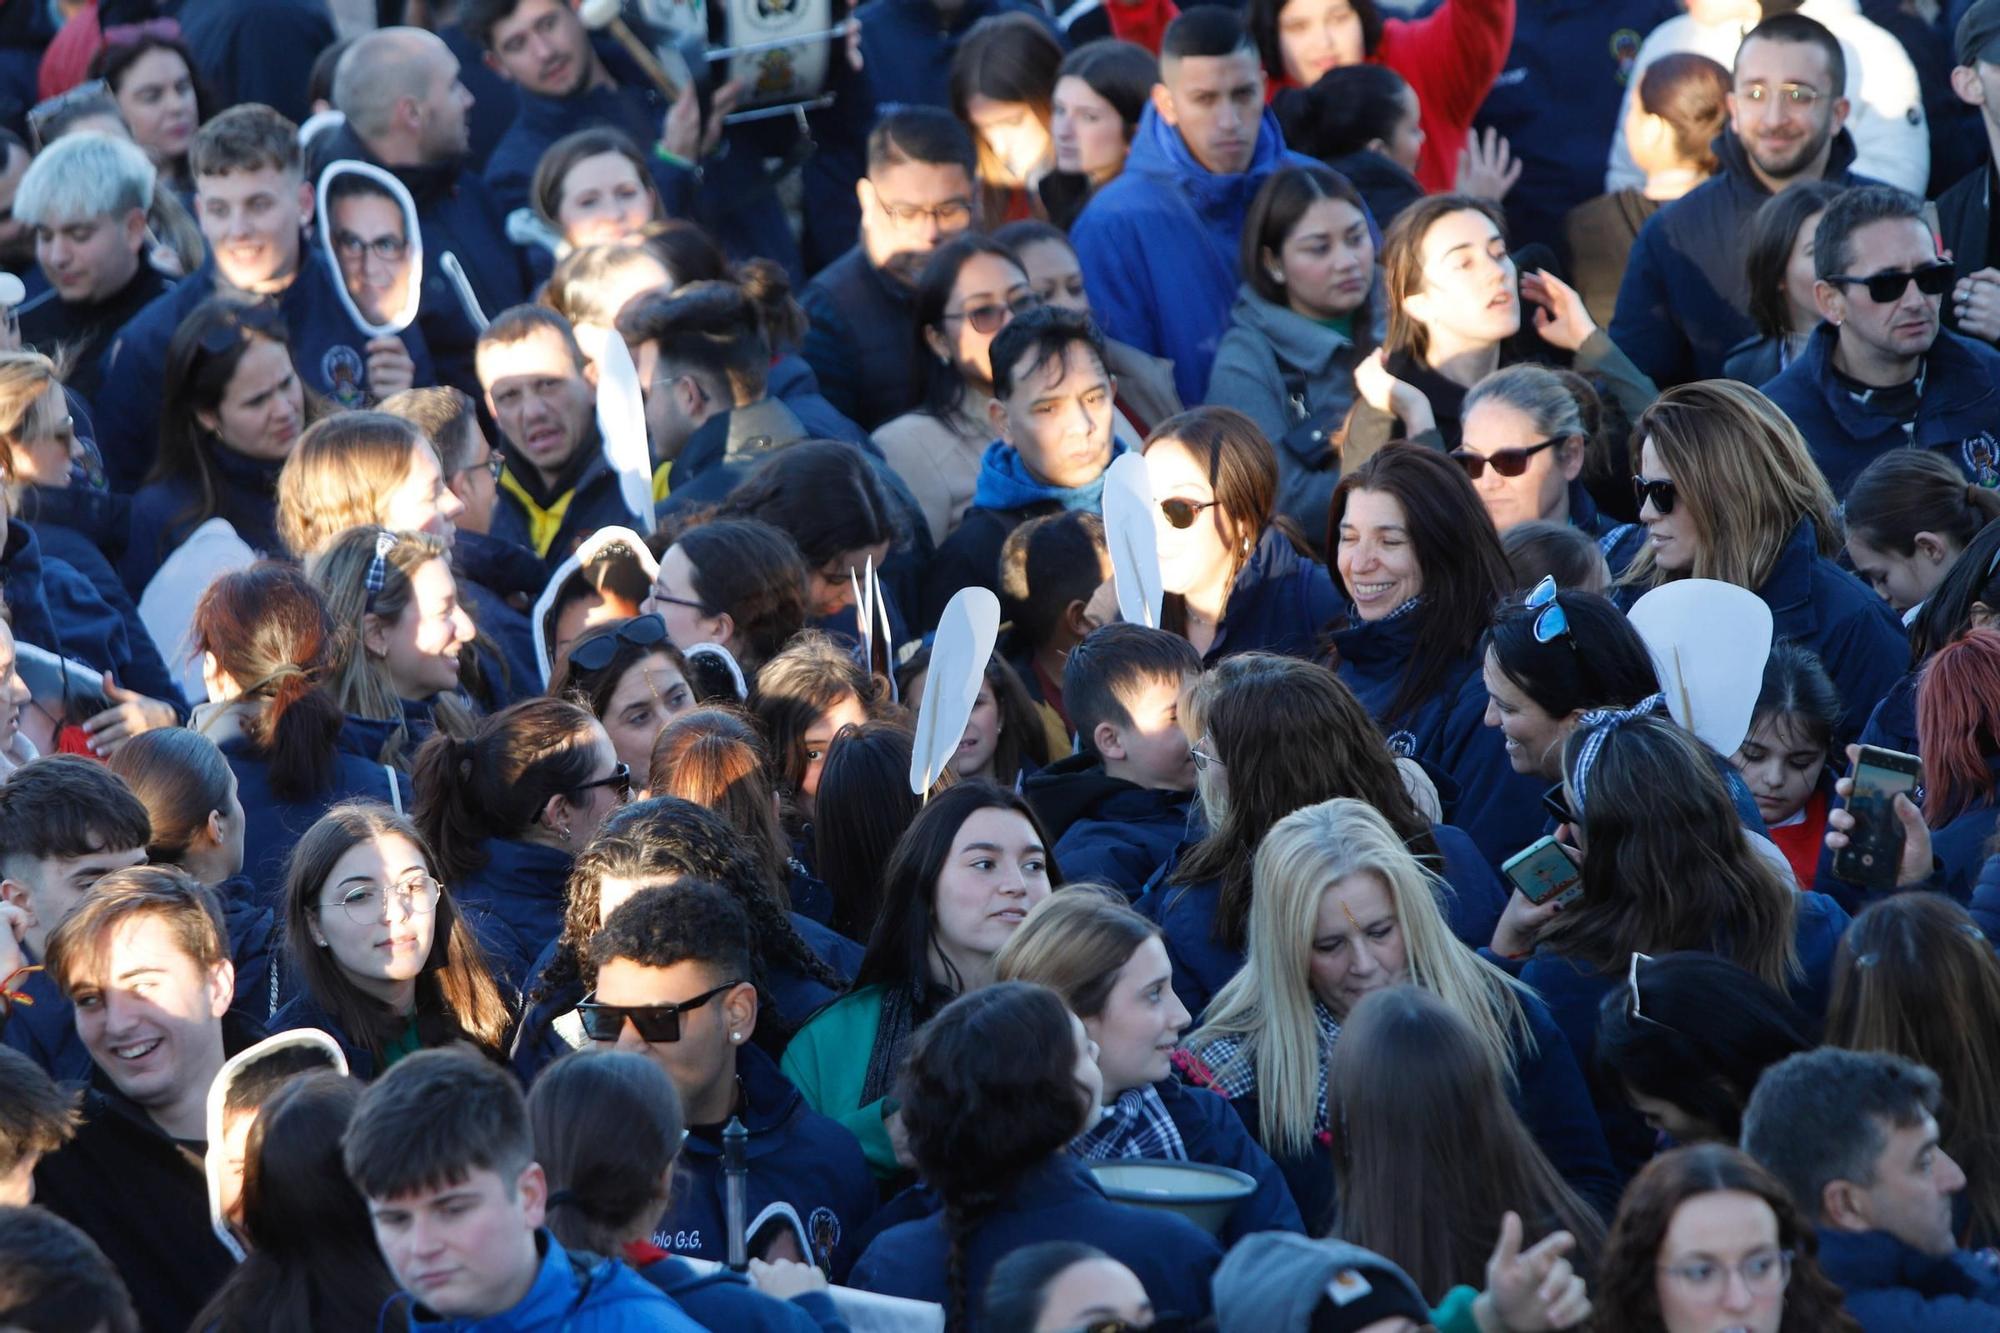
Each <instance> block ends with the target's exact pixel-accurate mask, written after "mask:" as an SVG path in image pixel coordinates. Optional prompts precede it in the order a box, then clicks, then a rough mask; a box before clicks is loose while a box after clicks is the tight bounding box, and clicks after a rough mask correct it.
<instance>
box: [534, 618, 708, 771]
mask: <svg viewBox="0 0 2000 1333" xmlns="http://www.w3.org/2000/svg"><path fill="white" fill-rule="evenodd" d="M549 693H550V694H551V695H553V696H554V697H556V698H558V699H567V700H569V701H570V702H571V703H576V704H582V705H583V706H584V707H585V708H588V709H589V710H590V712H591V715H592V716H593V717H595V718H596V719H597V720H598V721H599V722H602V723H603V724H604V730H605V732H606V733H607V734H609V735H610V737H611V747H612V749H613V750H615V751H616V752H617V754H618V762H620V763H621V764H624V765H625V767H626V768H628V769H630V770H631V771H632V772H633V773H634V774H644V773H645V772H647V771H648V770H649V769H651V768H652V766H653V742H654V741H656V740H658V739H659V737H660V733H661V732H662V731H664V730H666V727H667V724H668V723H669V722H671V721H673V720H674V719H675V718H677V717H680V716H681V715H682V714H684V713H687V712H689V711H691V710H692V709H693V708H694V706H695V698H694V691H693V690H692V689H691V688H690V687H689V686H688V681H687V659H686V658H684V657H682V656H681V650H680V649H678V648H676V647H674V645H673V643H672V641H671V640H669V639H668V638H667V626H666V622H664V621H662V620H661V619H660V618H659V617H658V616H635V617H633V618H632V619H630V620H613V621H605V622H602V623H600V624H596V625H593V626H591V627H590V628H589V629H587V630H585V631H584V632H583V633H582V634H580V635H578V636H577V637H576V639H575V640H574V641H572V642H571V643H570V645H569V652H568V653H567V654H565V655H564V657H563V659H562V663H561V665H560V666H559V667H558V668H557V670H556V677H555V679H554V680H552V681H550V682H549Z"/></svg>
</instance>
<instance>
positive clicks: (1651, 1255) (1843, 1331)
mask: <svg viewBox="0 0 2000 1333" xmlns="http://www.w3.org/2000/svg"><path fill="white" fill-rule="evenodd" d="M1725 1193H1726V1194H1751V1195H1755V1196H1756V1197H1757V1198H1759V1199H1762V1200H1763V1201H1764V1202H1765V1203H1766V1204H1768V1205H1769V1206H1770V1209H1771V1211H1772V1212H1773V1213H1775V1214H1777V1218H1778V1246H1779V1248H1780V1249H1784V1250H1789V1251H1791V1254H1792V1278H1791V1282H1790V1283H1789V1284H1788V1285H1787V1286H1786V1287H1785V1313H1784V1319H1783V1321H1782V1322H1781V1323H1780V1324H1779V1325H1778V1333H1861V1325H1860V1324H1858V1323H1856V1322H1855V1320H1854V1317H1853V1316H1852V1315H1850V1314H1848V1313H1847V1311H1846V1310H1845V1308H1843V1306H1842V1304H1841V1294H1840V1288H1839V1287H1836V1286H1835V1285H1834V1284H1833V1282H1832V1280H1831V1279H1829V1278H1828V1277H1827V1275H1826V1274H1825V1273H1824V1272H1823V1271H1821V1269H1820V1266H1819V1258H1818V1255H1819V1239H1818V1237H1817V1236H1816V1235H1815V1234H1814V1232H1813V1229H1812V1228H1811V1227H1809V1226H1807V1225H1806V1223H1805V1221H1804V1219H1802V1218H1801V1217H1800V1216H1799V1210H1798V1206H1797V1205H1796V1204H1794V1203H1793V1202H1792V1199H1791V1196H1790V1195H1789V1194H1787V1193H1786V1192H1785V1187H1784V1186H1783V1185H1781V1184H1779V1183H1778V1180H1777V1178H1776V1177H1775V1176H1773V1175H1772V1174H1771V1173H1770V1172H1769V1171H1766V1170H1765V1169H1764V1168H1763V1167H1761V1166H1759V1165H1758V1164H1757V1163H1756V1162H1755V1161H1753V1160H1752V1159H1751V1158H1750V1157H1749V1156H1747V1155H1745V1154H1744V1153H1742V1152H1739V1151H1738V1150H1737V1149H1735V1148H1731V1147H1727V1146H1725V1145H1723V1144H1719V1143H1704V1144H1700V1145H1698V1146H1696V1147H1692V1148H1675V1149H1674V1150H1673V1151H1672V1152H1665V1153H1661V1154H1660V1155H1659V1156H1658V1157H1655V1158H1654V1159H1653V1160H1652V1161H1650V1162H1648V1163H1647V1164H1646V1167H1645V1169H1644V1170H1642V1171H1641V1172H1639V1174H1638V1175H1637V1176H1636V1177H1634V1178H1633V1180H1632V1183H1631V1185H1629V1186H1628V1187H1626V1190H1625V1197H1624V1198H1623V1199H1622V1200H1620V1201H1619V1205H1618V1216H1617V1217H1616V1218H1614V1219H1612V1222H1611V1231H1610V1234H1609V1235H1607V1236H1606V1237H1605V1240H1604V1250H1603V1253H1602V1254H1601V1255H1600V1256H1599V1257H1598V1262H1597V1279H1596V1281H1595V1282H1593V1283H1592V1284H1591V1297H1592V1299H1593V1301H1594V1302H1595V1303H1596V1307H1597V1313H1596V1316H1595V1317H1594V1318H1593V1319H1592V1320H1591V1325H1590V1326H1591V1327H1592V1328H1593V1329H1597V1330H1599V1333H1665V1328H1666V1325H1665V1324H1664V1323H1663V1322H1662V1321H1661V1318H1660V1274H1659V1263H1660V1247H1661V1246H1662V1245H1664V1244H1665V1243H1666V1239H1667V1231H1668V1229H1669V1228H1671V1227H1672V1226H1673V1222H1674V1214H1675V1213H1677V1212H1678V1211H1680V1206H1681V1205H1682V1204H1684V1203H1686V1202H1687V1201H1688V1200H1689V1199H1694V1198H1698V1197H1700V1196H1701V1195H1704V1194H1725Z"/></svg>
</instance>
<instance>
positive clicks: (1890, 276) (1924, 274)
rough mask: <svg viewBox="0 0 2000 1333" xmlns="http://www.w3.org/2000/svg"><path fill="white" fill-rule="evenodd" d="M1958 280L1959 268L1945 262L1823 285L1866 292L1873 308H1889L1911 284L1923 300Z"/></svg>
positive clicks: (1833, 280) (1940, 293)
mask: <svg viewBox="0 0 2000 1333" xmlns="http://www.w3.org/2000/svg"><path fill="white" fill-rule="evenodd" d="M1957 280H1958V265H1956V264H1953V263H1951V262H1949V261H1948V260H1940V261H1939V262H1937V263H1935V264H1923V265H1919V266H1918V267H1916V268H1899V269H1892V270H1890V271H1889V272H1886V273H1870V274H1869V275H1868V276H1867V277H1865V278H1864V277H1857V276H1854V275H1852V274H1846V273H1841V274H1836V275H1834V276H1833V277H1830V278H1827V279H1824V281H1826V282H1830V283H1832V284H1833V285H1834V286H1836V287H1846V286H1861V287H1865V288H1867V289H1868V299H1869V300H1871V301H1873V302H1874V303H1875V304H1876V305H1888V304H1889V303H1890V302H1892V301H1900V300H1902V299H1903V293H1904V292H1906V291H1908V290H1909V289H1910V284H1911V283H1913V282H1914V283H1916V284H1917V290H1918V291H1920V292H1922V293H1923V294H1924V295H1925V296H1943V295H1944V294H1945V293H1946V292H1948V291H1950V290H1951V285H1952V283H1954V282H1956V281H1957Z"/></svg>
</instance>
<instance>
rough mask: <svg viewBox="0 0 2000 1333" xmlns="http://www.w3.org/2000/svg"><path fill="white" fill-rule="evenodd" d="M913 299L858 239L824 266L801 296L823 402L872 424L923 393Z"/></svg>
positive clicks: (810, 361) (806, 347)
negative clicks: (917, 362) (870, 258)
mask: <svg viewBox="0 0 2000 1333" xmlns="http://www.w3.org/2000/svg"><path fill="white" fill-rule="evenodd" d="M915 301H916V293H915V292H914V291H912V290H911V289H910V288H908V287H905V286H904V285H903V284H902V283H900V282H898V281H896V279H894V278H892V277H890V276H889V275H888V274H887V273H884V272H882V271H881V270H880V269H878V268H876V267H875V266H874V265H873V264H871V263H869V262H868V252H867V251H866V250H864V249H862V248H861V247H860V246H859V245H857V246H855V247H854V248H853V249H851V250H849V251H848V252H847V253H846V254H844V255H842V256H840V258H838V259H836V260H834V261H833V262H832V263H831V264H828V265H827V266H826V267H825V268H823V269H821V270H820V271H819V273H818V274H817V275H815V276H814V278H813V280H812V281H811V282H809V283H807V284H806V286H805V290H804V291H803V292H801V293H800V295H799V304H800V305H801V306H803V307H804V308H805V312H806V319H807V320H808V321H809V327H808V328H807V329H806V337H805V342H804V344H803V345H802V346H801V347H800V348H799V355H800V356H801V357H803V358H804V359H805V362H806V364H807V365H809V366H810V367H812V371H813V374H814V375H815V376H817V377H818V380H819V389H820V392H821V393H822V394H824V395H825V397H826V401H827V402H828V403H830V404H831V405H832V406H833V408H834V409H835V410H836V411H838V412H839V413H840V414H841V415H842V416H843V417H846V418H847V419H849V420H851V421H855V422H858V423H859V424H860V425H861V426H863V427H865V428H867V429H870V430H872V429H874V428H875V427H877V426H879V425H881V424H882V423H883V422H885V421H887V420H889V419H890V418H891V417H898V416H901V415H902V414H903V413H905V412H907V411H909V410H910V409H911V408H913V407H915V406H916V405H917V402H918V399H919V398H920V397H921V396H922V395H921V391H920V389H919V386H918V382H917V377H916V373H915V358H916V338H917V321H916V310H915ZM772 392H776V390H775V389H773V390H772Z"/></svg>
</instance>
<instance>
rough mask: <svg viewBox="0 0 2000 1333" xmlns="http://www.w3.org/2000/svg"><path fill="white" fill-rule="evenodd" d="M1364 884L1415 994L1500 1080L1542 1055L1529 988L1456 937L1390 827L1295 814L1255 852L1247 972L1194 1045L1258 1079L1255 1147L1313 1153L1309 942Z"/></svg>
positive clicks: (1326, 813) (1324, 806) (1354, 806)
mask: <svg viewBox="0 0 2000 1333" xmlns="http://www.w3.org/2000/svg"><path fill="white" fill-rule="evenodd" d="M1360 874H1371V875H1374V876H1376V877H1377V878H1379V879H1380V880H1381V881H1382V883H1383V884H1384V886H1385V887H1386V888H1387V889H1388V892H1389V901H1390V902H1391V904H1393V905H1394V907H1395V911H1396V922H1397V924H1398V926H1399V927H1400V928H1401V930H1402V934H1403V949H1404V953H1405V957H1406V959H1407V962H1408V967H1409V978H1408V980H1409V984H1411V985H1415V986H1420V987H1422V988H1423V989H1424V990H1427V991H1429V992H1430V993H1431V994H1433V995H1435V996H1437V997H1438V999H1440V1000H1442V1001H1443V1002H1444V1003H1445V1004H1446V1005H1447V1006H1449V1007H1450V1008H1451V1009H1452V1010H1453V1012H1455V1013H1457V1014H1458V1015H1459V1017H1461V1018H1463V1019H1464V1020H1465V1021H1466V1022H1467V1023H1468V1024H1470V1026H1471V1028H1472V1030H1473V1032H1474V1033H1475V1034H1476V1035H1477V1037H1478V1039H1479V1044H1480V1046H1481V1047H1482V1048H1484V1049H1485V1050H1486V1051H1487V1052H1488V1053H1489V1054H1490V1055H1492V1057H1493V1059H1494V1061H1495V1065H1496V1067H1497V1068H1499V1069H1500V1070H1502V1071H1503V1072H1504V1071H1509V1070H1512V1069H1513V1067H1514V1061H1515V1053H1516V1051H1519V1052H1522V1053H1524V1054H1532V1053H1533V1051H1534V1049H1535V1039H1534V1036H1533V1033H1532V1032H1531V1030H1530V1029H1529V1026H1528V1015H1527V1011H1526V1010H1525V1008H1523V1005H1522V999H1521V997H1522V995H1523V994H1524V993H1527V988H1526V987H1524V986H1522V985H1521V984H1520V983H1519V982H1517V981H1515V980H1514V979H1513V978H1512V977H1510V976H1508V975H1507V974H1506V973H1504V972H1502V971H1500V969H1498V968H1496V967H1494V966H1492V965H1491V964H1490V963H1487V962H1485V961H1484V960H1483V959H1481V958H1480V957H1479V956H1478V955H1477V954H1475V953H1474V952H1473V951H1472V950H1470V949H1468V948H1466V947H1465V946H1464V945H1462V944H1460V943H1459V942H1458V940H1457V939H1455V938H1454V937H1453V936H1452V933H1451V927H1450V926H1449V925H1447V924H1446V923H1445V919H1444V914H1443V913H1442V912H1440V911H1439V910H1438V905H1437V891H1438V886H1439V883H1440V881H1439V880H1438V879H1437V877H1436V876H1435V875H1433V874H1431V873H1430V872H1429V871H1427V870H1425V869H1424V867H1423V866H1422V865H1421V864H1419V863H1418V861H1417V859H1416V858H1415V857H1414V856H1412V855H1411V854H1410V851H1409V849H1408V848H1407V847H1405V846H1404V845H1403V840H1402V839H1401V838H1399V837H1397V836H1396V831H1395V830H1394V829H1392V828H1390V827H1389V822H1388V821H1387V820H1386V819H1384V818H1383V817H1382V815H1381V814H1380V813H1379V812H1378V811H1377V810H1376V809H1375V808H1374V807H1373V806H1371V805H1368V804H1366V803H1364V802H1361V801H1356V800H1351V799H1348V798H1346V797H1343V798H1341V799H1339V800H1333V801H1323V802H1321V803H1320V804H1318V805H1310V806H1307V807H1306V808H1305V809H1303V810H1296V811H1294V812H1293V813H1291V814H1289V815H1287V816H1285V818H1283V819H1281V820H1279V821H1278V822H1277V823H1276V824H1274V825H1272V826H1271V831H1270V832H1269V833H1267V834H1265V835H1264V841H1263V842H1262V844H1260V845H1259V846H1258V848H1257V861H1256V869H1255V872H1254V879H1255V886H1256V887H1255V892H1254V894H1253V895H1252V897H1251V900H1250V932H1249V950H1248V956H1247V958H1246V960H1245V962H1244V964H1243V968H1242V970H1241V971H1239V972H1238V973H1237V974H1236V975H1235V976H1234V977H1233V978H1231V979H1230V981H1229V983H1228V984H1227V985H1225V986H1224V987H1223V988H1222V990H1221V992H1220V993H1218V994H1217V995H1216V997H1215V1000H1214V1002H1213V1003H1212V1004H1211V1005H1210V1006H1209V1010H1208V1015H1207V1019H1206V1021H1205V1022H1203V1024H1202V1025H1201V1027H1200V1028H1199V1029H1198V1030H1197V1031H1196V1032H1195V1033H1194V1035H1193V1036H1191V1037H1189V1038H1188V1042H1187V1044H1188V1048H1189V1049H1190V1050H1192V1051H1193V1052H1194V1053H1195V1054H1197V1055H1200V1054H1201V1053H1202V1050H1203V1048H1204V1047H1206V1046H1209V1045H1212V1044H1213V1043H1214V1042H1215V1041H1216V1040H1217V1039H1218V1038H1223V1037H1235V1038H1240V1039H1241V1045H1240V1046H1239V1047H1238V1048H1237V1050H1236V1052H1235V1053H1234V1054H1233V1055H1232V1056H1231V1057H1230V1060H1231V1061H1232V1062H1233V1063H1234V1064H1235V1065H1237V1066H1239V1067H1240V1066H1242V1065H1245V1064H1247V1065H1248V1066H1249V1068H1250V1070H1251V1072H1253V1073H1255V1075H1256V1079H1257V1100H1258V1131H1259V1132H1258V1138H1259V1139H1260V1140H1261V1141H1262V1142H1263V1143H1264V1144H1266V1145H1267V1146H1270V1147H1271V1149H1272V1150H1273V1151H1274V1152H1306V1151H1309V1150H1310V1149H1311V1147H1312V1141H1313V1135H1314V1132H1315V1125H1314V1120H1315V1118H1316V1114H1317V1106H1318V1102H1319V1091H1320V1085H1321V1082H1322V1080H1324V1079H1325V1077H1326V1071H1325V1069H1323V1068H1322V1067H1321V1065H1320V1051H1319V1040H1318V1033H1319V1026H1318V1023H1317V1022H1316V1020H1315V1019H1314V1016H1313V993H1312V985H1311V981H1310V976H1311V967H1312V941H1313V935H1314V932H1315V930H1316V928H1317V922H1318V918H1319V905H1320V899H1321V897H1322V896H1323V895H1324V894H1325V892H1326V890H1327V889H1329V888H1331V887H1332V886H1334V885H1335V884H1338V883H1339V882H1340V881H1341V880H1344V879H1347V878H1349V877H1350V876H1354V875H1360Z"/></svg>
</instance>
